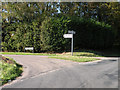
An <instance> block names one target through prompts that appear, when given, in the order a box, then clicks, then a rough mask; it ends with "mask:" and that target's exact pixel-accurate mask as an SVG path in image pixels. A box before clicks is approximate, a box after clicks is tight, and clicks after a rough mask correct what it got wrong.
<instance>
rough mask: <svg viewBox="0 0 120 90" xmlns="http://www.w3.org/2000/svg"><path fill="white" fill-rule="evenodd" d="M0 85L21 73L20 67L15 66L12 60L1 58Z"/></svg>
mask: <svg viewBox="0 0 120 90" xmlns="http://www.w3.org/2000/svg"><path fill="white" fill-rule="evenodd" d="M0 69H1V72H0V73H1V74H0V79H1V80H0V83H1V85H3V84H5V83H7V82H9V81H11V80H14V79H15V78H16V77H18V76H20V75H21V73H22V66H21V65H19V64H17V63H16V62H15V61H14V60H13V59H12V58H8V57H2V60H1V61H0Z"/></svg>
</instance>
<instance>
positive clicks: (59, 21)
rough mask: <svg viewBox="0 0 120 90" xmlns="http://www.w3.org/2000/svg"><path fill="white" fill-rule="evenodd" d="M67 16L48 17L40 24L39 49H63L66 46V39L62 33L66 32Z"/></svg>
mask: <svg viewBox="0 0 120 90" xmlns="http://www.w3.org/2000/svg"><path fill="white" fill-rule="evenodd" d="M69 22H70V20H69V19H68V18H65V17H61V18H48V17H46V19H45V20H44V21H43V22H42V25H41V33H40V39H41V50H43V51H63V50H65V49H66V48H67V47H68V46H67V44H68V40H69V39H64V38H63V34H65V33H67V32H68V28H67V24H68V23H69Z"/></svg>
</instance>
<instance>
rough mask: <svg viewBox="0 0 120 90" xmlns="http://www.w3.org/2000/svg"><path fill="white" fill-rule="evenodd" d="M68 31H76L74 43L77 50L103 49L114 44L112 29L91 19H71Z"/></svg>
mask: <svg viewBox="0 0 120 90" xmlns="http://www.w3.org/2000/svg"><path fill="white" fill-rule="evenodd" d="M68 27H69V29H71V30H74V31H76V34H75V35H74V41H75V42H74V43H75V47H77V48H91V49H104V48H108V47H111V46H112V45H113V42H114V32H113V30H112V27H111V26H110V25H108V24H105V23H104V22H98V21H95V20H93V19H85V18H79V17H71V22H70V23H69V25H68Z"/></svg>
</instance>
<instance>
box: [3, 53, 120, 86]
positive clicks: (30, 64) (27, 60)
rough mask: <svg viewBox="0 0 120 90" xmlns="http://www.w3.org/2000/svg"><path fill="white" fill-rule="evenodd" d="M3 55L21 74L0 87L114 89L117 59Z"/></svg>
mask: <svg viewBox="0 0 120 90" xmlns="http://www.w3.org/2000/svg"><path fill="white" fill-rule="evenodd" d="M6 56H9V57H11V58H13V59H14V60H16V61H17V63H20V64H21V65H23V67H24V73H23V75H22V76H21V77H19V78H18V79H16V80H14V81H12V82H11V83H9V84H6V85H4V86H3V88H118V58H108V59H102V61H98V62H92V63H77V62H72V61H69V60H59V59H51V58H48V57H47V56H35V55H6Z"/></svg>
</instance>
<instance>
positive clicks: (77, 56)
mask: <svg viewBox="0 0 120 90" xmlns="http://www.w3.org/2000/svg"><path fill="white" fill-rule="evenodd" d="M2 54H8V55H45V56H48V57H49V58H56V59H63V60H72V61H76V62H90V61H95V60H97V59H96V58H92V57H102V56H101V55H99V54H96V53H95V52H87V51H86V52H85V51H83V52H74V53H73V55H74V56H71V52H68V53H52V54H50V53H24V52H2Z"/></svg>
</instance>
